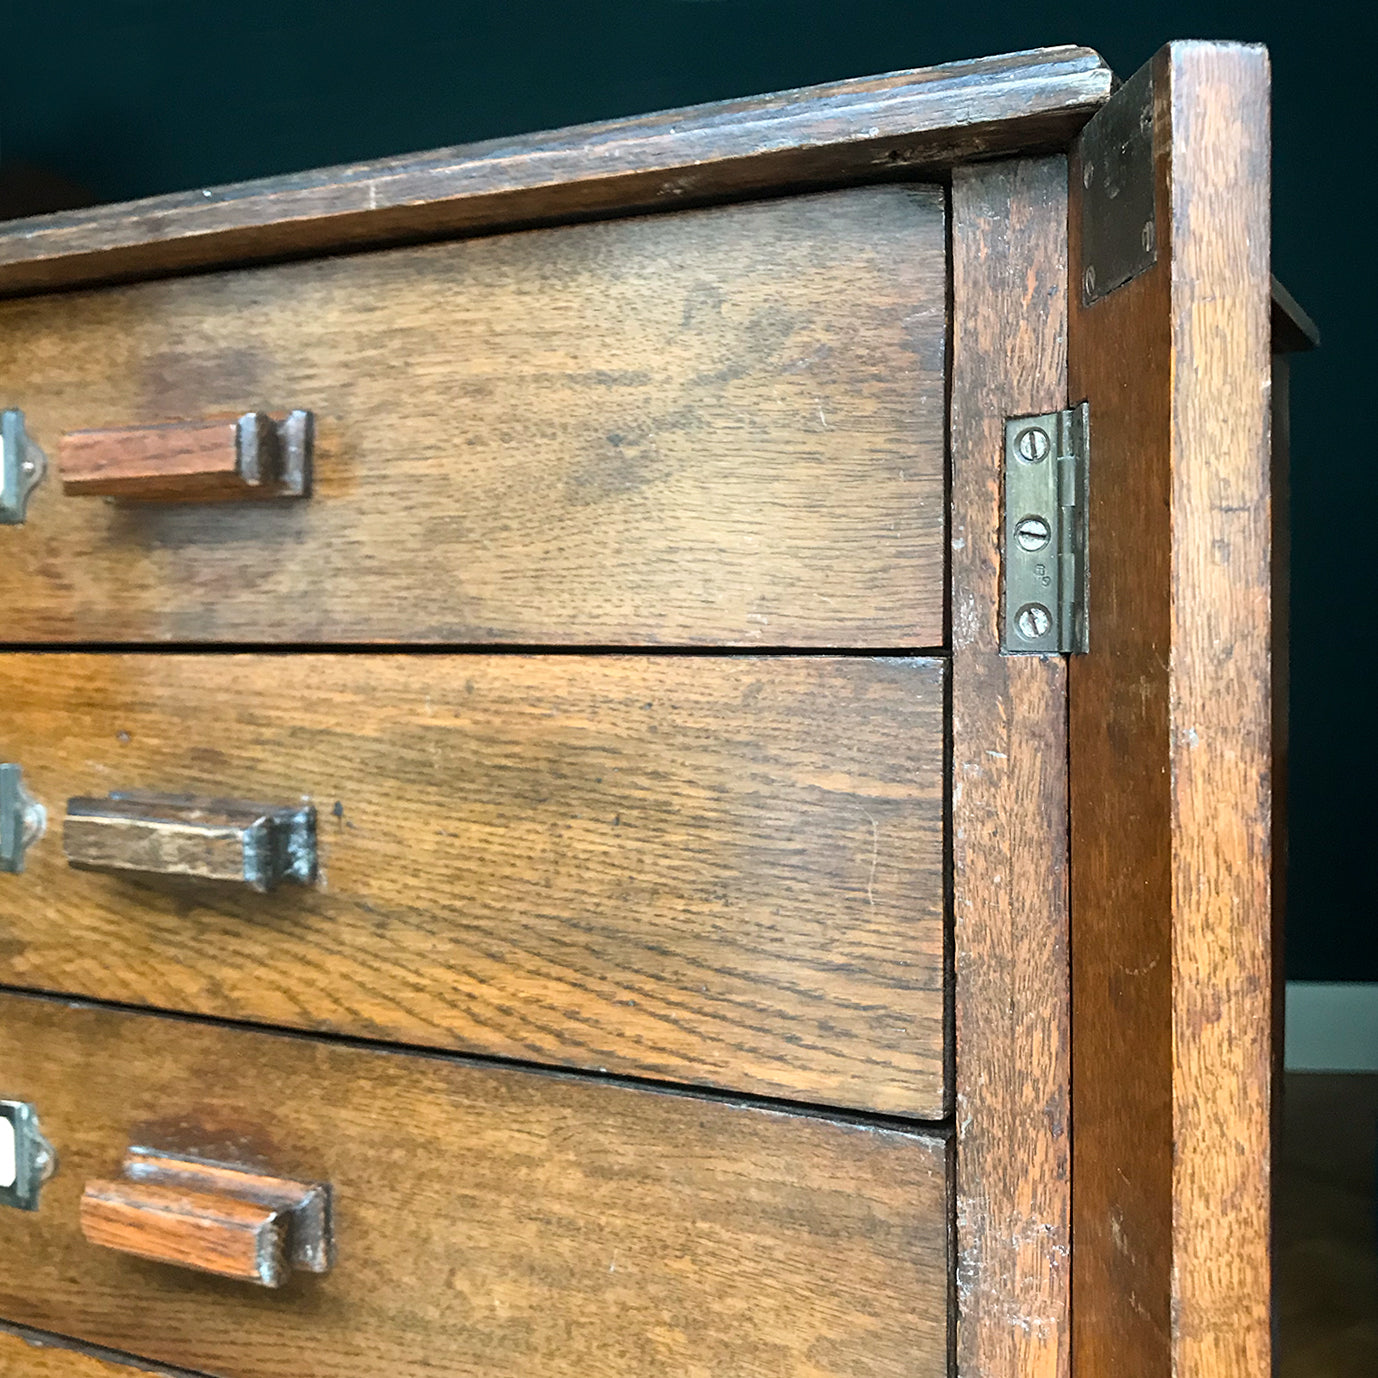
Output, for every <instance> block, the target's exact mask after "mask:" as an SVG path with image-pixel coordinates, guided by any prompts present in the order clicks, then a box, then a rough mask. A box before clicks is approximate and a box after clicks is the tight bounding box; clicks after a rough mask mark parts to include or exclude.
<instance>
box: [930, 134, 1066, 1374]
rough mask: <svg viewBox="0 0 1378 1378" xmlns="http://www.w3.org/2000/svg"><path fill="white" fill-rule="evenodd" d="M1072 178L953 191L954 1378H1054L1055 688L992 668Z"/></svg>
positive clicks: (1062, 1222)
mask: <svg viewBox="0 0 1378 1378" xmlns="http://www.w3.org/2000/svg"><path fill="white" fill-rule="evenodd" d="M1066 177H1067V164H1066V160H1065V159H1064V158H1061V157H1048V158H1037V159H1017V160H1010V161H1006V162H992V163H980V164H975V165H971V166H968V167H959V168H957V169H956V170H955V171H954V173H953V182H952V274H953V330H952V335H953V339H952V397H951V413H950V414H951V455H952V497H951V530H950V543H951V554H950V558H951V562H952V563H951V569H952V575H951V578H952V614H951V615H952V632H951V636H952V786H951V788H952V796H951V797H952V839H953V844H952V845H953V863H954V864H953V924H954V961H955V975H956V983H955V988H956V993H955V997H954V999H955V1023H956V1123H957V1251H958V1253H957V1257H958V1266H957V1294H958V1295H957V1308H956V1327H957V1373H958V1374H960V1375H961V1378H1065V1375H1066V1374H1067V1373H1068V1364H1069V1343H1070V1341H1069V1305H1070V1300H1069V1292H1070V1283H1071V1277H1070V1266H1069V1260H1068V1249H1069V1227H1070V1213H1071V1204H1070V1182H1069V1168H1070V1154H1071V1148H1070V1138H1069V1135H1070V1130H1071V1126H1070V1122H1069V1109H1070V1107H1069V1094H1070V1092H1069V1086H1068V1081H1069V1071H1070V1057H1071V1044H1070V1028H1069V1022H1068V1021H1069V1010H1068V993H1069V992H1068V952H1067V925H1068V912H1067V898H1068V897H1067V886H1068V879H1067V738H1066V715H1067V669H1066V662H1065V661H1064V660H1063V659H1062V658H1061V657H1056V656H1054V657H1036V656H1002V655H1001V653H1000V582H999V581H1000V525H1001V518H1000V512H1001V498H1002V484H1001V472H1002V462H1003V454H1004V424H1003V423H1004V418H1005V417H1008V416H1020V415H1025V414H1029V413H1036V412H1045V411H1049V410H1055V409H1059V408H1062V407H1064V406H1066V404H1067V403H1066V394H1067V182H1066Z"/></svg>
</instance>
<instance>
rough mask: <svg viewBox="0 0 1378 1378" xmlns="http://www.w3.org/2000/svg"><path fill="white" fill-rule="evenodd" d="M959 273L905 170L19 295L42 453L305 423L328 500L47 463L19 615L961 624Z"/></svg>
mask: <svg viewBox="0 0 1378 1378" xmlns="http://www.w3.org/2000/svg"><path fill="white" fill-rule="evenodd" d="M946 293H947V270H946V250H945V230H944V209H943V193H942V191H941V190H940V189H938V188H936V187H928V186H920V185H912V186H891V187H874V188H862V189H857V190H853V191H846V192H836V193H831V194H826V195H819V196H813V197H797V198H790V199H783V200H776V201H771V202H764V203H756V204H753V205H742V206H733V207H722V208H717V209H713V210H706V211H693V212H686V213H684V214H680V215H674V216H652V217H643V218H641V219H635V220H621V221H609V222H604V223H600V224H594V225H578V226H572V227H565V228H559V229H549V230H539V231H531V232H528V233H524V234H512V235H502V236H495V237H491V238H487V239H479V240H469V241H463V242H460V243H451V244H444V245H435V246H430V247H426V248H418V249H403V250H394V251H392V252H388V253H379V254H370V255H363V256H358V257H353V258H328V259H322V260H320V261H317V262H311V263H300V264H287V265H279V266H274V267H266V268H257V269H252V270H247V271H240V272H230V273H221V274H212V275H208V276H202V277H195V278H182V279H176V280H172V281H163V282H152V283H142V284H137V285H134V286H129V287H121V288H112V289H103V290H96V291H89V292H76V293H66V294H61V295H55V296H48V297H42V298H37V299H32V300H20V301H14V302H7V303H0V404H3V405H5V406H18V407H22V408H23V409H24V411H25V414H26V420H27V424H28V428H29V431H30V434H31V435H32V436H33V437H34V438H35V440H36V441H37V442H38V443H39V444H40V445H42V446H43V447H44V448H45V450H46V451H47V452H48V453H49V454H50V455H51V454H52V453H53V452H54V451H55V449H56V448H57V440H58V437H59V436H60V435H62V434H63V433H64V432H68V431H76V430H85V429H91V428H97V429H99V428H109V427H121V426H147V425H152V424H154V423H162V422H172V421H197V420H200V419H203V418H207V417H212V416H221V415H238V414H241V413H244V412H250V411H264V412H268V413H272V414H278V413H281V412H283V411H286V410H289V409H291V408H303V409H305V410H308V411H313V412H314V413H315V415H316V443H315V487H314V492H313V494H312V496H311V497H310V498H309V499H307V500H305V501H298V502H284V503H252V502H245V503H242V504H241V503H224V502H217V503H212V504H207V505H195V504H162V503H156V502H150V503H128V502H126V503H110V502H106V501H103V500H101V499H98V498H90V497H70V496H64V494H63V493H62V491H61V486H60V485H59V484H58V483H57V482H55V481H53V480H51V479H50V480H49V481H48V482H45V483H44V484H43V485H42V486H41V487H40V488H39V489H38V490H37V492H36V494H35V496H34V499H33V501H32V502H31V504H30V506H29V517H28V521H27V522H26V524H25V525H23V526H20V527H14V528H10V529H7V530H6V533H5V535H6V541H5V559H4V560H3V561H0V607H3V609H4V612H3V614H0V636H3V637H4V638H5V639H6V640H10V641H26V640H28V641H48V640H57V641H73V640H75V641H98V642H108V641H123V640H136V641H167V640H171V641H183V642H186V641H198V642H199V641H238V642H241V643H242V642H250V643H262V642H279V641H282V642H322V641H324V642H349V641H389V642H390V641H403V642H405V641H439V642H451V643H453V642H463V643H480V642H483V643H488V642H507V643H514V642H515V643H519V644H536V643H541V644H546V643H564V644H578V645H589V644H592V645H643V644H666V645H674V644H730V645H744V646H750V645H775V646H781V645H783V646H790V645H798V646H829V647H830V646H836V647H866V646H871V647H897V646H899V647H937V646H939V645H941V644H942V636H943V631H942V628H943V580H944V561H943V549H942V546H943V524H944V510H943V503H944V492H943V472H944V445H943V433H944V372H945V339H946V305H945V304H946Z"/></svg>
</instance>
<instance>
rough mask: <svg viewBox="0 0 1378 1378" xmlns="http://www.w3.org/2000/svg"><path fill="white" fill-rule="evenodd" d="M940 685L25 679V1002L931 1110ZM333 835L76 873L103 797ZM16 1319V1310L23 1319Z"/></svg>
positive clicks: (485, 670)
mask: <svg viewBox="0 0 1378 1378" xmlns="http://www.w3.org/2000/svg"><path fill="white" fill-rule="evenodd" d="M943 677H944V675H943V665H942V663H941V662H936V661H930V660H914V659H887V658H871V657H812V656H810V657H792V658H757V657H717V656H711V657H699V656H693V657H683V656H675V657H669V656H591V657H585V656H517V655H506V654H504V655H472V656H448V655H405V656H402V655H390V654H384V655H372V654H369V655H364V654H352V655H332V656H318V655H296V654H293V655H278V656H271V655H270V656H224V655H205V654H202V655H196V654H190V655H188V654H176V655H174V654H170V653H168V654H162V653H160V654H152V655H150V654H124V655H113V654H74V655H66V654H64V655H57V654H10V655H6V656H4V657H0V700H3V702H4V704H5V712H4V715H3V718H0V759H4V760H11V759H13V760H18V761H20V762H21V763H22V764H23V766H24V779H25V784H26V787H27V788H28V789H29V790H30V792H31V793H32V794H33V795H34V796H35V797H36V798H37V799H38V800H40V802H42V803H43V804H44V805H45V806H46V807H47V809H48V814H49V833H48V835H47V836H46V837H45V838H44V839H43V840H41V841H40V842H38V843H37V844H35V845H34V846H32V847H31V848H30V849H29V851H28V855H27V861H26V868H25V871H24V874H23V875H22V876H14V877H6V878H5V879H6V880H7V882H12V883H7V884H5V885H3V886H0V981H3V982H5V983H8V984H11V985H18V986H25V987H38V988H42V989H47V990H53V991H63V992H73V993H76V994H82V995H89V996H93V997H99V998H104V999H108V1000H118V1001H125V1002H131V1003H136V1004H146V1005H152V1006H157V1007H162V1008H166V1009H177V1010H186V1011H189V1012H196V1013H201V1014H209V1015H219V1016H226V1017H231V1018H236V1019H251V1020H257V1021H263V1022H267V1023H273V1024H281V1025H290V1026H297V1027H302V1028H309V1029H318V1030H333V1031H336V1032H342V1033H353V1034H357V1035H361V1036H366V1037H370V1038H387V1039H397V1040H403V1041H407V1042H412V1043H421V1044H430V1045H439V1046H444V1047H451V1048H459V1049H465V1050H469V1051H474V1052H483V1053H491V1054H496V1055H501V1056H504V1057H513V1058H522V1059H533V1060H537V1061H541V1062H551V1063H558V1064H561V1065H566V1066H576V1067H587V1068H594V1069H596V1068H608V1069H610V1070H613V1071H618V1072H625V1073H634V1074H640V1075H647V1076H656V1077H666V1078H670V1079H672V1080H675V1081H685V1082H695V1083H702V1084H712V1085H719V1086H727V1087H734V1088H737V1089H740V1090H746V1091H752V1092H759V1093H762V1094H770V1095H783V1096H786V1097H791V1098H798V1099H808V1100H820V1101H824V1102H828V1103H832V1104H837V1105H845V1106H856V1107H860V1108H867V1109H872V1110H882V1111H894V1112H902V1113H905V1114H912V1115H918V1116H921V1117H924V1118H937V1117H940V1116H941V1115H943V1114H944V1113H945V1112H946V1109H947V1108H948V1101H947V1096H946V1092H945V1077H944V1062H945V1055H944V1035H943V1027H944V994H943V985H944V981H943V965H944V963H943V854H944V844H943V794H944V784H943V774H944V765H943V760H944V750H943V718H944V709H943V693H944V690H943ZM121 789H136V790H138V789H150V790H158V791H170V792H174V793H183V792H185V793H191V794H208V793H217V794H222V795H226V796H230V797H239V798H250V799H252V798H267V799H271V800H275V801H279V802H283V803H287V802H290V801H292V800H294V799H299V798H301V797H303V796H305V797H307V798H309V799H310V800H311V801H312V802H313V803H314V804H315V806H316V809H317V812H318V824H317V834H318V836H317V845H318V851H319V865H320V878H319V880H318V883H317V885H316V886H315V887H313V888H309V889H308V888H302V887H299V886H295V885H289V886H283V887H281V888H280V889H279V890H277V891H275V892H274V893H272V894H270V895H258V894H254V893H252V892H250V891H248V890H247V889H246V887H244V886H225V887H221V888H207V887H205V886H198V885H192V884H178V883H177V882H175V881H173V880H168V881H166V882H163V883H162V884H161V888H160V887H155V886H154V885H153V884H152V882H149V883H136V882H135V881H133V880H130V879H127V878H123V877H120V876H115V875H105V874H99V873H93V872H85V871H77V870H73V869H71V868H70V867H69V866H68V865H67V863H66V860H65V858H64V856H63V852H62V847H61V840H60V838H59V837H58V836H57V832H58V831H59V829H58V826H57V824H58V819H59V818H60V817H61V813H62V809H63V806H64V804H65V801H66V800H67V799H68V797H70V796H72V795H76V794H85V793H90V792H92V791H93V790H99V791H107V792H108V791H110V790H121ZM0 1314H3V1313H0Z"/></svg>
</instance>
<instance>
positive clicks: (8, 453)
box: [0, 407, 48, 526]
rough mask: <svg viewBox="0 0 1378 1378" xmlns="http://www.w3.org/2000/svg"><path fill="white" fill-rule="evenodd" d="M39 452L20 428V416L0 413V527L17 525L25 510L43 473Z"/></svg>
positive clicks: (44, 465)
mask: <svg viewBox="0 0 1378 1378" xmlns="http://www.w3.org/2000/svg"><path fill="white" fill-rule="evenodd" d="M47 467H48V465H47V460H46V459H45V458H44V455H43V451H42V450H40V449H39V448H38V446H37V445H35V444H34V443H33V441H32V440H30V439H29V437H28V433H27V432H26V431H25V429H24V413H23V412H22V411H19V410H17V409H16V408H13V407H12V408H10V409H9V410H8V411H6V412H0V526H18V525H20V523H22V522H23V520H24V516H25V513H26V512H27V511H28V506H29V494H30V493H32V492H33V490H34V489H35V488H37V487H38V485H39V484H40V483H41V482H42V481H43V475H44V473H45V472H46V471H47Z"/></svg>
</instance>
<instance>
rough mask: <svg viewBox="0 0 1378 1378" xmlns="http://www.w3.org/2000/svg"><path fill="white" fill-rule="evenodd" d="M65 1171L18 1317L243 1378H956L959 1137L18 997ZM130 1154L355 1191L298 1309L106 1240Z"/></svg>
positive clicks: (12, 1073)
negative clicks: (954, 1191) (92, 1191)
mask: <svg viewBox="0 0 1378 1378" xmlns="http://www.w3.org/2000/svg"><path fill="white" fill-rule="evenodd" d="M0 1064H3V1066H4V1069H5V1072H4V1075H5V1085H6V1089H7V1091H13V1092H14V1094H16V1095H22V1096H24V1097H26V1098H28V1099H29V1100H31V1101H33V1102H34V1103H35V1104H36V1105H37V1106H38V1109H39V1113H40V1115H41V1116H42V1122H43V1127H44V1131H45V1132H46V1133H47V1135H48V1136H49V1138H51V1140H52V1141H53V1144H54V1146H55V1147H56V1149H57V1151H58V1153H59V1154H60V1155H61V1168H60V1169H59V1172H58V1175H57V1176H56V1177H55V1178H54V1179H53V1180H52V1181H51V1182H50V1183H49V1184H48V1185H47V1186H46V1187H45V1188H44V1194H43V1202H42V1208H41V1209H40V1210H39V1211H38V1212H36V1213H34V1214H29V1213H25V1212H21V1211H3V1212H0V1216H3V1218H2V1219H0V1314H3V1315H5V1316H9V1317H13V1318H15V1319H18V1320H20V1321H22V1322H23V1323H25V1324H28V1325H34V1326H38V1327H40V1328H45V1329H58V1328H62V1329H65V1330H68V1331H70V1332H74V1333H76V1334H77V1335H79V1336H81V1337H83V1338H85V1339H87V1340H90V1341H93V1342H96V1343H100V1344H106V1345H110V1346H112V1347H114V1348H117V1349H120V1350H124V1351H128V1352H133V1353H139V1354H145V1355H148V1356H150V1357H152V1358H155V1359H159V1360H163V1361H165V1362H169V1363H175V1364H179V1365H182V1366H184V1367H187V1368H190V1369H194V1370H197V1371H199V1372H204V1373H212V1374H222V1375H233V1378H300V1375H303V1374H308V1373H309V1374H310V1375H312V1378H374V1376H375V1375H378V1374H387V1375H388V1378H436V1375H437V1374H440V1373H444V1374H446V1375H454V1376H455V1378H462V1376H468V1378H512V1375H514V1374H540V1375H541V1376H542V1378H590V1375H593V1374H597V1375H599V1378H646V1375H650V1374H674V1375H684V1378H717V1375H724V1376H725V1375H729V1374H730V1375H733V1376H734V1378H737V1376H738V1375H740V1378H748V1375H750V1376H751V1378H777V1375H785V1374H791V1375H794V1374H797V1375H805V1374H807V1375H810V1378H945V1375H947V1373H948V1367H947V1357H948V1343H947V1337H948V1296H949V1289H950V1281H951V1279H950V1273H949V1268H950V1254H949V1247H948V1234H949V1222H950V1210H951V1205H950V1196H949V1188H948V1175H947V1174H948V1163H947V1144H946V1142H945V1140H944V1138H943V1137H941V1136H938V1135H931V1134H919V1133H912V1132H908V1131H905V1130H901V1129H897V1128H894V1127H881V1126H876V1125H871V1124H862V1123H851V1122H845V1121H838V1120H829V1119H823V1118H815V1117H812V1116H807V1115H799V1114H791V1113H784V1112H781V1111H776V1110H768V1109H764V1108H761V1107H757V1106H751V1105H741V1104H732V1103H728V1102H724V1101H719V1100H712V1099H708V1098H705V1097H698V1096H683V1095H669V1094H665V1093H657V1092H653V1091H648V1090H644V1089H639V1088H630V1087H626V1086H617V1085H611V1084H609V1083H606V1082H602V1081H599V1080H596V1079H592V1078H582V1077H579V1078H575V1077H568V1076H556V1075H552V1074H549V1073H537V1072H528V1071H519V1070H516V1069H513V1068H497V1067H484V1066H476V1065H473V1064H468V1063H464V1062H461V1061H458V1060H451V1059H445V1058H435V1057H421V1056H417V1055H414V1054H403V1053H395V1052H386V1051H379V1050H370V1049H363V1048H358V1047H349V1046H345V1045H341V1044H338V1043H334V1042H327V1041H318V1040H315V1039H305V1038H295V1037H285V1036H281V1035H274V1034H265V1033H258V1032H251V1031H248V1030H244V1029H226V1028H223V1027H220V1026H217V1025H214V1024H205V1023H193V1022H188V1021H184V1020H173V1019H167V1018H160V1017H157V1016H148V1015H139V1014H131V1013H126V1012H120V1011H114V1010H100V1009H90V1008H81V1007H73V1006H70V1005H68V1004H66V1003H64V1002H61V1001H56V1000H41V999H32V998H24V997H20V996H14V995H6V996H3V997H0ZM131 1143H143V1144H150V1145H152V1146H154V1147H157V1148H160V1149H164V1150H166V1151H172V1152H182V1153H190V1154H194V1155H197V1156H203V1157H206V1158H210V1159H218V1160H221V1161H224V1160H227V1159H228V1160H229V1161H231V1162H235V1163H239V1164H243V1165H244V1166H248V1167H255V1168H260V1169H262V1170H264V1171H268V1172H272V1173H281V1174H284V1175H287V1176H292V1177H298V1178H301V1179H304V1180H311V1181H321V1182H328V1183H330V1185H331V1189H332V1201H333V1206H332V1210H333V1216H334V1224H335V1229H334V1234H335V1245H336V1262H335V1266H334V1268H333V1269H332V1270H331V1272H329V1273H328V1274H326V1275H324V1276H320V1277H317V1276H313V1275H309V1274H304V1273H298V1274H296V1275H294V1277H293V1278H292V1280H291V1281H290V1282H289V1283H288V1284H287V1285H286V1286H285V1287H284V1288H282V1289H281V1290H280V1291H276V1292H273V1291H268V1290H266V1289H264V1288H259V1287H253V1286H248V1285H245V1284H243V1283H236V1282H232V1281H229V1280H226V1279H221V1278H215V1277H209V1276H205V1275H203V1274H198V1273H192V1272H188V1271H185V1270H182V1269H177V1268H171V1267H167V1266H165V1265H160V1264H155V1263H148V1262H144V1261H142V1260H140V1259H135V1258H130V1257H127V1256H124V1255H121V1254H117V1253H113V1252H110V1251H109V1250H105V1249H97V1248H93V1247H92V1246H91V1245H89V1244H88V1243H87V1242H86V1241H85V1240H84V1239H83V1238H82V1237H81V1234H80V1231H79V1228H78V1223H77V1209H78V1201H79V1198H80V1196H81V1192H82V1187H83V1185H84V1184H85V1182H86V1181H88V1180H89V1179H90V1178H92V1177H102V1176H107V1175H109V1173H110V1172H111V1171H113V1170H114V1169H115V1168H116V1167H117V1166H118V1165H119V1163H120V1161H121V1159H122V1158H123V1155H124V1152H125V1149H126V1147H127V1146H128V1145H129V1144H131Z"/></svg>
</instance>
